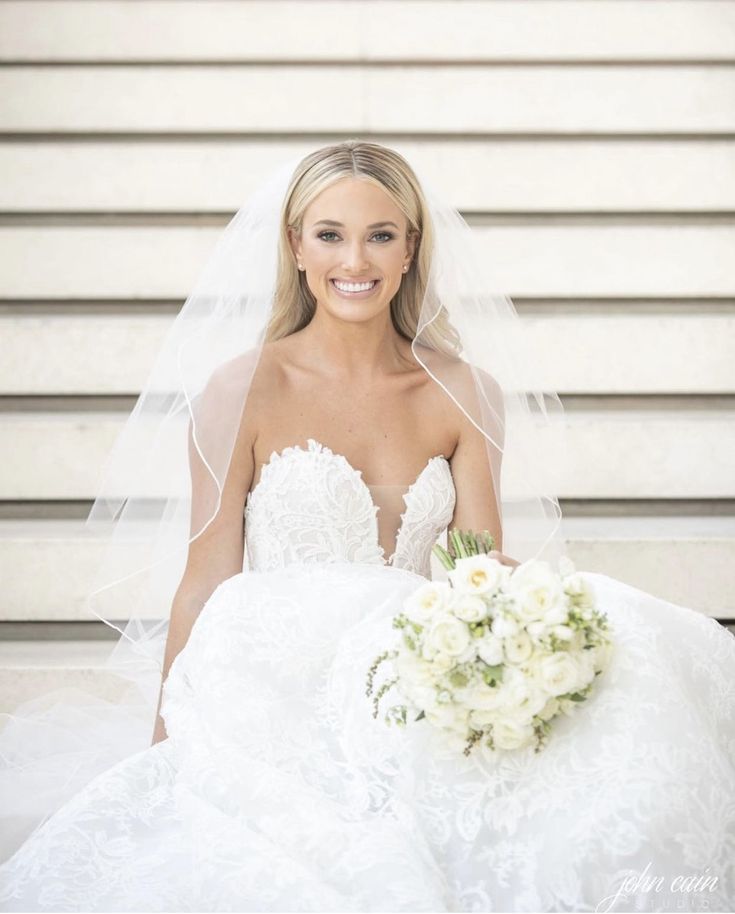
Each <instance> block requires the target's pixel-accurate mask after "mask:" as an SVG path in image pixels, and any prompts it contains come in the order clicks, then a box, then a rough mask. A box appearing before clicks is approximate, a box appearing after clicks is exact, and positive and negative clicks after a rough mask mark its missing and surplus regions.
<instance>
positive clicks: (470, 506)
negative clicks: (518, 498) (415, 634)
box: [449, 372, 520, 566]
mask: <svg viewBox="0 0 735 914" xmlns="http://www.w3.org/2000/svg"><path fill="white" fill-rule="evenodd" d="M479 378H480V381H481V382H482V384H483V386H484V388H485V395H486V397H487V399H488V400H489V401H490V402H491V403H493V405H494V406H495V407H496V409H497V410H498V413H499V419H500V421H499V422H498V423H497V428H495V429H492V430H491V434H492V435H493V438H494V439H495V440H497V442H498V444H499V445H500V447H503V445H504V431H503V428H502V423H503V422H504V413H503V406H502V404H503V401H502V392H501V390H500V388H499V387H498V385H497V383H496V382H495V380H494V379H493V378H491V377H490V376H489V375H487V374H486V373H484V372H479ZM463 383H465V384H467V385H470V384H474V381H473V380H472V378H471V376H470V375H469V373H467V374H466V375H465V376H464V378H463ZM472 396H473V398H474V397H475V396H476V394H475V392H474V388H473V389H472ZM466 402H472V399H469V400H467V401H466ZM475 402H476V401H475ZM475 415H476V416H477V415H479V411H477V412H476V413H475ZM488 446H489V447H490V449H491V450H492V445H489V442H488V441H487V439H486V438H485V436H484V435H483V434H482V432H480V431H479V430H478V429H477V428H476V427H475V425H473V424H472V422H470V420H469V419H468V418H467V417H466V416H465V415H464V414H462V416H461V425H460V430H459V434H458V438H457V444H456V446H455V448H454V451H453V453H452V456H451V459H450V466H451V468H452V477H453V479H454V488H455V492H456V502H455V505H454V514H453V515H452V520H451V522H450V524H449V529H450V530H453V529H455V528H456V529H459V530H472V531H474V532H475V533H479V532H480V531H482V530H489V531H490V535H491V536H492V537H493V539H494V541H495V549H494V550H493V551H492V552H491V553H489V554H490V555H491V556H492V557H493V558H495V559H497V560H498V561H499V562H501V563H502V564H503V565H511V566H515V565H518V564H520V563H519V562H517V561H516V560H515V559H513V558H511V557H510V556H508V555H504V554H503V552H502V549H503V528H502V523H501V519H500V511H499V507H498V500H497V497H496V491H495V481H494V479H493V473H492V472H491V470H490V466H489V464H488ZM501 461H502V454H501V453H500V452H499V451H497V450H496V451H495V453H494V454H493V463H494V474H495V477H496V479H497V480H499V479H500V466H501Z"/></svg>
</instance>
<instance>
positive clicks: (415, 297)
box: [265, 140, 461, 358]
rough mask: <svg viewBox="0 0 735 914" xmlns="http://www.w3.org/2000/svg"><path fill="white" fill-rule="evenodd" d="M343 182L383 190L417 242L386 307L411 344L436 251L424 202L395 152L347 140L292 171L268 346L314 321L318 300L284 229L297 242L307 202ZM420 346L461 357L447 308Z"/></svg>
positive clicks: (409, 170) (415, 180) (410, 172)
mask: <svg viewBox="0 0 735 914" xmlns="http://www.w3.org/2000/svg"><path fill="white" fill-rule="evenodd" d="M345 177H352V178H361V179H363V180H367V181H372V182H373V183H374V184H376V185H377V186H378V187H380V188H382V190H384V191H385V192H386V193H387V194H388V195H389V196H390V197H391V199H392V200H393V201H394V203H395V204H396V205H397V206H398V208H399V209H400V210H401V212H402V213H403V214H404V215H405V217H406V220H407V221H408V234H409V235H415V236H416V248H415V251H414V258H413V260H412V262H411V265H410V267H409V269H408V272H407V273H406V275H405V276H404V277H403V279H402V281H401V285H400V287H399V289H398V292H397V293H396V294H395V296H394V297H393V299H392V300H391V303H390V312H391V319H392V321H393V326H394V327H395V329H396V331H397V333H399V334H400V335H401V336H402V337H404V338H405V339H407V340H409V341H410V340H413V339H414V337H415V336H416V328H417V326H418V320H419V315H420V313H421V306H422V303H423V301H424V295H425V292H426V287H427V284H428V277H429V268H430V266H431V257H432V250H433V247H434V231H433V226H432V223H431V217H430V214H429V207H428V204H427V202H426V198H425V196H424V193H423V191H422V189H421V185H420V184H419V181H418V178H417V177H416V175H415V173H414V171H413V169H412V168H411V166H410V165H409V164H408V162H407V161H406V160H405V159H404V158H403V156H401V155H400V154H399V153H397V152H396V151H395V150H393V149H390V148H388V147H387V146H382V145H380V144H379V143H369V142H363V141H361V140H345V141H344V142H342V143H336V144H334V145H330V146H323V147H322V148H321V149H317V150H315V151H314V152H312V153H310V154H309V155H307V156H306V157H305V158H304V159H302V160H301V162H300V163H299V165H298V166H297V167H296V169H295V171H294V174H293V177H292V179H291V182H290V184H289V187H288V191H287V192H286V196H285V199H284V202H283V208H282V211H281V218H280V231H279V239H278V278H277V280H276V291H275V296H274V302H273V309H272V314H271V319H270V321H269V322H268V326H267V328H266V334H265V341H266V342H270V341H273V340H278V339H281V338H282V337H284V336H288V335H289V334H291V333H294V332H296V331H297V330H301V328H302V327H305V326H306V325H307V324H308V323H309V321H310V320H311V319H312V317H313V316H314V312H315V310H316V300H315V299H314V296H313V294H312V292H311V290H310V289H309V286H308V284H307V282H306V277H305V276H304V275H303V273H302V272H301V271H300V270H299V269H298V267H297V266H296V262H295V259H294V256H293V250H292V248H291V245H290V242H289V237H288V228H289V227H290V228H291V229H292V230H293V232H294V234H295V235H296V237H300V235H301V232H302V229H303V217H304V212H305V211H306V208H307V207H308V206H309V204H310V203H311V201H312V200H314V198H315V197H317V196H318V195H319V194H320V193H321V192H322V191H323V190H326V188H327V187H330V186H331V185H332V184H334V183H335V182H336V181H339V180H341V179H342V178H345ZM421 343H422V345H426V346H429V347H430V348H432V349H436V350H437V351H439V352H443V353H445V354H446V355H448V356H451V357H453V358H458V357H459V350H460V348H461V347H460V345H459V336H458V334H457V332H456V330H455V329H454V328H453V327H452V325H451V323H450V322H449V317H448V314H447V312H446V309H445V308H443V307H442V308H441V309H440V311H439V313H438V314H437V315H436V317H435V318H434V319H433V320H432V321H431V324H430V325H428V326H427V327H425V328H424V329H422V331H421Z"/></svg>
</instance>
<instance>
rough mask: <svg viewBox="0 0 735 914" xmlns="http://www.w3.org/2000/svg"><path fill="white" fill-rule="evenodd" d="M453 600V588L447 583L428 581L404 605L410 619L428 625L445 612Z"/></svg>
mask: <svg viewBox="0 0 735 914" xmlns="http://www.w3.org/2000/svg"><path fill="white" fill-rule="evenodd" d="M451 600H452V588H451V586H450V585H449V584H448V583H447V582H446V581H427V582H426V584H422V585H421V586H420V587H418V588H417V589H416V590H415V591H414V592H413V593H412V594H410V596H409V597H407V599H406V601H405V602H404V604H403V609H404V612H405V613H406V615H407V616H408V617H409V619H412V620H413V621H414V622H418V623H419V625H427V624H429V623H430V622H431V620H432V619H434V618H435V617H436V616H437V615H438V614H439V613H441V612H444V611H445V609H446V608H447V607H448V606H449V604H450V603H451Z"/></svg>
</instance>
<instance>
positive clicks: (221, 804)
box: [0, 563, 735, 911]
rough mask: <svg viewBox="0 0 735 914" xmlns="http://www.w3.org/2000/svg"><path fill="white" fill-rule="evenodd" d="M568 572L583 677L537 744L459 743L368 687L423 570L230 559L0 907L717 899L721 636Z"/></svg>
mask: <svg viewBox="0 0 735 914" xmlns="http://www.w3.org/2000/svg"><path fill="white" fill-rule="evenodd" d="M582 573H583V574H584V576H585V578H586V580H587V581H588V583H589V585H590V586H591V588H592V589H593V591H594V593H595V595H596V599H597V604H598V606H599V607H600V608H601V609H602V610H603V611H605V612H606V613H607V615H608V618H609V620H610V624H611V626H612V633H613V637H614V640H615V647H614V650H613V653H612V657H611V661H610V665H609V667H608V668H607V670H606V671H605V673H604V674H603V675H602V676H601V677H599V678H598V680H597V683H596V690H595V692H594V694H593V695H592V697H591V698H590V699H589V700H588V701H587V702H585V703H584V704H583V705H581V706H580V708H579V710H578V711H577V713H576V714H574V715H572V716H570V717H561V718H558V719H556V720H555V722H554V727H553V730H552V733H551V735H550V737H549V739H548V743H547V745H546V746H545V747H544V748H543V749H542V750H541V751H540V752H538V753H536V752H534V750H533V747H529V748H527V749H522V750H516V751H514V752H511V753H506V754H500V753H498V754H493V753H492V752H491V751H490V750H484V749H483V748H482V746H481V744H480V743H478V744H476V746H475V747H474V748H473V750H472V752H471V753H470V755H469V756H465V755H463V754H462V753H461V752H460V753H458V752H457V751H456V750H450V749H449V748H448V747H447V746H446V745H445V744H444V743H443V742H442V740H441V739H440V738H439V735H438V734H437V733H436V731H434V730H432V728H431V726H430V725H429V724H428V723H427V722H426V721H425V720H424V721H419V722H414V721H412V720H411V719H409V724H408V725H407V726H406V727H405V728H398V727H395V726H389V725H387V724H386V723H385V721H384V719H383V717H382V713H381V714H379V715H378V716H377V717H374V716H373V705H372V697H368V695H367V694H366V682H367V673H368V669H369V668H370V666H371V664H372V663H373V661H374V659H375V658H376V657H377V656H378V655H379V654H380V653H381V652H382V651H383V650H385V648H386V647H388V646H389V645H390V644H391V643H392V642H393V640H394V638H395V630H394V629H393V628H392V625H391V621H392V617H393V615H394V614H395V613H397V612H398V611H399V610H400V608H401V604H402V602H403V599H404V598H405V597H406V596H407V595H408V594H409V593H410V592H411V591H412V590H413V589H414V588H416V587H417V586H418V585H420V584H422V583H424V582H425V579H424V578H422V577H420V576H418V575H415V574H413V573H412V572H408V571H405V570H401V569H397V568H392V567H389V566H382V565H380V566H379V565H362V564H353V563H334V564H325V565H316V564H294V565H289V566H288V567H287V568H284V569H281V570H278V571H270V572H253V571H248V572H245V573H243V574H238V575H235V576H234V577H232V578H229V579H228V580H226V581H224V582H223V583H222V584H221V585H220V586H219V587H218V588H217V590H216V591H215V592H214V593H213V594H212V596H211V597H210V599H209V601H208V602H207V604H206V605H205V607H204V608H203V609H202V611H201V613H200V615H199V618H198V619H197V621H196V623H195V625H194V627H193V628H192V631H191V635H190V637H189V640H188V642H187V645H186V647H185V648H184V649H183V650H182V651H181V652H180V654H179V655H178V656H177V657H176V659H175V661H174V663H173V664H172V666H171V670H170V673H169V676H168V678H167V680H166V684H165V688H164V698H163V704H162V715H163V717H164V719H165V722H166V727H167V732H168V739H166V740H165V741H163V742H161V743H158V744H156V745H155V746H150V745H148V743H149V742H150V735H151V732H152V720H150V719H149V720H147V721H146V722H145V732H143V730H142V729H141V728H140V726H139V727H138V729H137V730H136V728H135V725H134V724H133V723H131V724H130V732H129V733H126V734H125V742H124V743H123V742H122V741H121V742H120V743H119V745H120V746H122V745H123V744H124V745H127V746H128V747H131V746H136V747H137V748H136V751H134V752H129V753H128V754H126V755H124V756H123V757H120V758H118V759H117V760H116V761H115V762H114V763H112V764H108V765H107V767H104V769H103V770H99V771H98V772H97V773H96V774H94V776H93V777H91V779H88V780H87V782H86V783H85V784H84V785H83V786H81V787H80V788H79V789H78V790H76V792H74V794H73V795H72V796H70V797H68V798H67V799H66V800H65V801H64V802H63V803H62V804H61V805H60V806H59V808H57V809H56V810H55V811H54V813H53V815H51V816H50V817H48V818H47V819H46V820H45V821H43V823H42V824H41V825H40V826H39V827H37V828H36V829H35V830H33V832H32V834H30V835H28V836H27V838H26V840H25V841H24V842H23V843H22V845H21V846H20V847H18V848H17V849H16V850H15V852H14V853H13V854H12V856H11V857H10V858H9V859H8V860H6V862H5V863H4V864H3V865H2V866H0V910H5V911H38V910H51V911H80V910H83V911H122V910H125V911H131V910H132V911H534V910H535V911H595V910H599V911H631V910H640V911H661V910H669V911H670V910H682V911H706V910H726V911H732V910H735V638H733V636H732V635H731V634H730V633H729V632H727V631H726V630H725V629H724V628H723V627H722V626H720V625H718V623H717V622H715V621H714V620H712V619H709V618H707V617H705V616H703V615H701V614H699V613H697V612H695V611H693V610H689V609H687V608H684V607H680V606H676V605H674V604H671V603H668V602H665V601H663V600H659V599H657V598H655V597H653V596H651V595H650V594H647V593H645V592H643V591H640V590H637V589H636V588H633V587H629V586H627V585H625V584H623V583H621V582H619V581H616V580H615V579H613V578H609V577H607V576H605V575H600V574H595V573H592V572H582ZM375 683H376V686H378V685H379V684H380V677H379V676H377V677H376V680H375ZM391 694H392V693H390V692H389V693H388V694H387V695H385V696H383V699H382V700H381V708H383V707H386V706H387V705H384V704H382V703H383V702H388V703H390V696H391ZM393 700H395V699H393ZM130 720H131V721H133V720H134V718H130ZM97 735H98V736H99V734H97ZM4 739H5V740H6V742H5V744H4V742H3V740H4ZM16 739H17V734H16ZM9 740H10V735H9V734H5V733H0V750H2V751H3V753H4V754H6V755H7V753H8V751H10V750H9V749H8V746H9V742H8V741H9ZM136 740H137V741H139V742H138V743H136ZM112 742H114V740H113V741H112ZM116 751H118V752H119V751H120V750H119V749H118V750H116ZM104 761H105V760H104V758H103V762H104ZM108 761H109V760H108ZM20 785H21V782H20V781H18V783H17V784H16V785H15V788H14V785H13V783H12V780H11V779H10V778H7V777H6V780H5V781H4V783H3V790H4V791H5V792H6V795H7V797H8V798H10V796H11V794H12V795H13V796H14V798H15V799H14V802H15V803H16V804H18V803H20V805H21V806H22V803H23V801H24V798H23V797H22V796H21V798H20V800H18V791H20V792H21V794H22V792H23V791H22V789H21V786H20ZM26 790H27V782H26ZM25 801H27V803H28V804H29V805H32V798H31V797H30V796H26V797H25ZM17 812H18V815H20V813H21V812H22V810H21V809H20V808H19V809H18V810H17Z"/></svg>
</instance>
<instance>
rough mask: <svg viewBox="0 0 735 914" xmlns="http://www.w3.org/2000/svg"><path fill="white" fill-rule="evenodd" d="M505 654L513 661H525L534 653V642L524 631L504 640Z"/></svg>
mask: <svg viewBox="0 0 735 914" xmlns="http://www.w3.org/2000/svg"><path fill="white" fill-rule="evenodd" d="M503 648H504V649H505V656H506V657H507V658H508V660H510V662H511V663H523V661H524V660H528V658H529V657H530V656H531V654H532V653H533V642H532V641H531V639H530V638H529V637H528V634H527V633H526V632H524V631H520V632H518V634H517V635H513V636H512V637H510V638H505V639H504V640H503Z"/></svg>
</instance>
